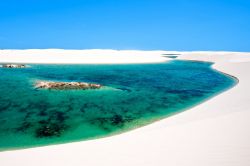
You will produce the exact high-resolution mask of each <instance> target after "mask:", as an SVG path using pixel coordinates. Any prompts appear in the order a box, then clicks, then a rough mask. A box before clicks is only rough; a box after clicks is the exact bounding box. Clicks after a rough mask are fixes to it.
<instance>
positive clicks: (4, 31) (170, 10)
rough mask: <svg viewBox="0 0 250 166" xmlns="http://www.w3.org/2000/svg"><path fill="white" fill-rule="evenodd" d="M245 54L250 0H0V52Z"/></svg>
mask: <svg viewBox="0 0 250 166" xmlns="http://www.w3.org/2000/svg"><path fill="white" fill-rule="evenodd" d="M28 48H63V49H139V50H177V51H191V50H193V51H195V50H196V51H197V50H203V51H208V50H210V51H212V50H213V51H218V50H221V51H250V0H0V49H28Z"/></svg>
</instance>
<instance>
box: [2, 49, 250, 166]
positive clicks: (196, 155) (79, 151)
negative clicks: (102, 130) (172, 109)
mask: <svg viewBox="0 0 250 166" xmlns="http://www.w3.org/2000/svg"><path fill="white" fill-rule="evenodd" d="M180 54H181V55H179V56H178V58H177V59H180V60H199V61H206V62H207V61H211V62H213V63H214V64H213V65H212V68H213V69H214V70H217V71H219V72H223V73H226V74H228V75H229V76H233V77H236V78H237V79H238V80H239V82H238V84H236V85H235V86H233V87H232V88H230V89H228V90H226V91H224V92H222V93H220V94H218V95H216V96H214V97H212V98H211V99H208V100H207V101H205V102H202V103H201V104H199V105H195V106H194V107H192V108H190V109H188V110H187V111H184V112H181V113H179V114H176V115H174V116H170V117H168V118H165V119H162V120H159V121H156V122H154V123H153V124H150V125H147V126H144V127H141V128H138V129H134V130H132V131H129V132H126V133H123V134H119V135H115V136H112V137H106V138H101V139H95V140H87V141H83V142H74V143H68V144H62V145H50V146H45V147H38V148H31V149H23V150H16V151H4V152H0V157H1V160H0V164H2V165H20V164H21V165H22V164H26V165H44V164H45V165H46V164H48V165H49V164H50V165H52V164H54V165H82V164H85V165H90V166H92V165H93V166H94V165H146V166H151V165H195V166H196V165H197V166H198V165H210V166H211V165H218V166H219V165H220V166H221V165H223V164H224V165H243V166H244V165H248V164H249V159H248V156H249V154H250V143H249V141H248V140H249V138H250V133H249V131H248V129H247V128H248V127H247V126H249V124H250V122H249V120H248V117H249V116H250V111H248V110H249V105H247V101H249V99H250V95H249V94H248V93H247V92H248V91H249V90H250V88H249V87H248V85H249V83H250V78H248V77H249V76H248V74H249V73H247V72H248V71H250V54H247V53H224V54H222V53H216V52H205V53H200V52H196V53H195V52H180ZM72 153H73V154H72ZM31 155H32V156H34V157H33V158H32V159H30V156H31ZM14 158H15V160H13V159H14ZM96 158H98V160H96ZM41 159H43V161H44V162H43V163H41V162H40V163H39V161H40V160H41ZM51 159H53V160H51ZM180 159H181V160H180ZM27 161H28V162H27Z"/></svg>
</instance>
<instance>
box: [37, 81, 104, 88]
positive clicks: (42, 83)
mask: <svg viewBox="0 0 250 166" xmlns="http://www.w3.org/2000/svg"><path fill="white" fill-rule="evenodd" d="M35 87H36V88H38V89H56V90H70V89H72V90H73V89H81V90H86V89H100V88H101V87H102V85H100V84H93V83H86V82H49V81H40V82H37V83H36V85H35Z"/></svg>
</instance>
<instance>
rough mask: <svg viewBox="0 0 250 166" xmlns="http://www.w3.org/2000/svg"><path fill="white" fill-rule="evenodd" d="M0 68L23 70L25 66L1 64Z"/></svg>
mask: <svg viewBox="0 0 250 166" xmlns="http://www.w3.org/2000/svg"><path fill="white" fill-rule="evenodd" d="M1 66H2V68H25V67H26V65H24V64H3V65H1Z"/></svg>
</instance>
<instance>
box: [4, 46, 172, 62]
mask: <svg viewBox="0 0 250 166" xmlns="http://www.w3.org/2000/svg"><path fill="white" fill-rule="evenodd" d="M165 52H166V51H137V50H126V51H119V50H98V49H92V50H63V49H27V50H0V63H11V62H12V63H13V62H15V63H39V64H43V63H52V64H54V63H56V64H96V63H98V64H112V63H117V64H121V63H156V62H163V61H165V60H166V59H167V58H165V57H163V56H162V54H163V53H165Z"/></svg>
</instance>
